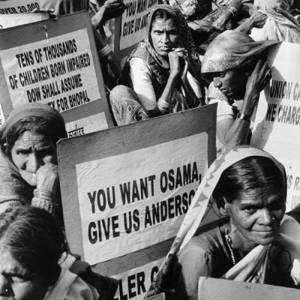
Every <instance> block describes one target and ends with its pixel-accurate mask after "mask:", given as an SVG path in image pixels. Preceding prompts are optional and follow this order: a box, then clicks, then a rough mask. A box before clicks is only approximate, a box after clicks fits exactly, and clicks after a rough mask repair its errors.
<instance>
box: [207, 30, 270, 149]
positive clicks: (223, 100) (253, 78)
mask: <svg viewBox="0 0 300 300" xmlns="http://www.w3.org/2000/svg"><path fill="white" fill-rule="evenodd" d="M274 44H276V42H273V41H263V42H254V41H253V40H252V39H251V38H250V37H249V36H248V35H247V34H245V33H243V32H240V31H233V30H228V31H225V32H223V33H222V34H220V35H219V36H218V37H216V38H215V39H214V40H213V41H212V42H211V44H210V45H209V47H208V48H207V51H206V53H205V55H204V58H203V61H202V68H201V72H202V75H203V77H206V78H207V79H208V81H209V82H210V85H209V88H208V93H207V101H208V102H209V103H218V109H217V138H218V143H219V146H218V147H220V148H221V147H222V146H223V147H232V146H234V145H239V144H245V143H247V142H248V140H247V139H248V137H249V133H250V130H249V126H250V119H251V117H252V113H253V111H254V109H255V107H256V106H257V103H258V99H259V94H260V92H261V91H262V90H263V88H264V87H265V86H266V84H267V83H268V81H269V79H270V77H271V73H270V69H269V67H268V65H267V61H266V51H267V50H268V49H269V48H270V46H272V45H274ZM250 74H251V75H250ZM236 100H242V101H239V103H241V104H240V107H239V108H238V107H237V103H236Z"/></svg>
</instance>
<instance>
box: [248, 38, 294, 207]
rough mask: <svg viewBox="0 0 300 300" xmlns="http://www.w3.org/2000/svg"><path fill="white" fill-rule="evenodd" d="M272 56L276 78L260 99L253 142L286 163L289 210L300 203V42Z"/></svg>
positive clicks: (276, 50)
mask: <svg viewBox="0 0 300 300" xmlns="http://www.w3.org/2000/svg"><path fill="white" fill-rule="evenodd" d="M270 58H271V60H272V61H273V63H272V80H271V82H270V85H269V86H268V87H267V88H266V89H265V91H264V92H263V93H262V94H261V97H260V99H259V104H258V109H257V113H256V117H255V122H254V129H253V137H252V141H251V144H252V145H254V146H257V147H259V148H263V149H264V150H266V151H268V152H270V153H271V154H272V155H274V156H275V157H276V158H277V159H278V160H279V161H280V162H282V163H283V164H284V166H285V168H286V171H287V175H288V201H287V210H289V209H291V208H293V207H294V206H295V205H297V204H300V201H299V199H300V193H299V192H298V189H297V186H298V184H297V182H298V181H297V178H298V179H299V176H300V151H299V150H300V139H299V138H298V137H299V135H300V45H298V44H291V43H282V44H281V45H280V47H279V48H278V49H274V51H273V53H271V54H270Z"/></svg>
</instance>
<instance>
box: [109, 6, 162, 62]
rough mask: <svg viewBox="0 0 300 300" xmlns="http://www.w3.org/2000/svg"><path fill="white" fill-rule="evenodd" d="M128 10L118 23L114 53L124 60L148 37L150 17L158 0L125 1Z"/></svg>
mask: <svg viewBox="0 0 300 300" xmlns="http://www.w3.org/2000/svg"><path fill="white" fill-rule="evenodd" d="M124 3H125V5H126V10H125V11H124V13H123V14H122V16H121V17H120V18H118V19H117V21H116V32H115V46H114V51H115V53H116V55H117V57H119V58H122V57H124V56H126V55H127V54H129V53H130V51H131V50H132V48H133V47H134V46H135V45H136V44H137V43H138V42H140V41H141V40H143V39H144V38H145V37H146V35H147V26H148V16H149V12H150V10H151V8H152V7H153V6H154V5H155V4H157V3H158V0H125V1H124Z"/></svg>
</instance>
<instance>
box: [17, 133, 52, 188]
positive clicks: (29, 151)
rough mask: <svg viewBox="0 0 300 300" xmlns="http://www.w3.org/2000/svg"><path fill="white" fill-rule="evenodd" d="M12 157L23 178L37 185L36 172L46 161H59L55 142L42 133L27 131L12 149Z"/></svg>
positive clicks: (32, 184) (30, 183)
mask: <svg viewBox="0 0 300 300" xmlns="http://www.w3.org/2000/svg"><path fill="white" fill-rule="evenodd" d="M11 159H12V161H13V163H14V164H15V165H16V167H17V168H18V170H19V172H20V174H21V176H22V178H23V179H24V180H25V181H26V182H27V183H28V184H29V185H31V186H33V187H35V186H36V172H37V170H38V169H39V168H40V167H41V166H43V165H44V164H46V163H53V164H56V163H57V157H56V147H55V145H54V143H53V142H52V141H51V140H50V139H49V138H47V137H45V136H44V135H42V134H38V133H34V132H31V131H25V132H24V133H23V134H22V135H21V136H20V137H19V138H18V139H17V140H16V142H15V144H14V146H13V147H12V149H11Z"/></svg>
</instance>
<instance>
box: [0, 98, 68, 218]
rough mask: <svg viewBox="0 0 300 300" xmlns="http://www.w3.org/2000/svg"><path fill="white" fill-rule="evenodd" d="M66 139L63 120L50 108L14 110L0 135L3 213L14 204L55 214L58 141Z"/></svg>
mask: <svg viewBox="0 0 300 300" xmlns="http://www.w3.org/2000/svg"><path fill="white" fill-rule="evenodd" d="M66 136H67V133H66V130H65V123H64V120H63V118H62V117H61V116H60V114H59V113H58V112H57V111H55V110H54V109H52V108H51V107H49V106H48V105H45V104H27V105H24V106H21V107H19V108H16V109H14V110H13V111H12V113H11V114H10V116H9V117H8V119H7V121H6V122H5V123H4V124H3V126H2V128H1V132H0V143H1V152H0V212H3V211H4V210H5V209H6V208H7V207H8V206H10V205H14V204H23V205H33V206H37V207H40V208H42V209H45V210H47V211H48V212H50V213H54V212H55V207H56V206H59V205H60V192H59V185H58V172H57V155H56V142H57V141H58V140H59V139H60V138H63V137H66ZM56 212H57V213H59V210H57V211H56ZM56 212H55V213H56Z"/></svg>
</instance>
